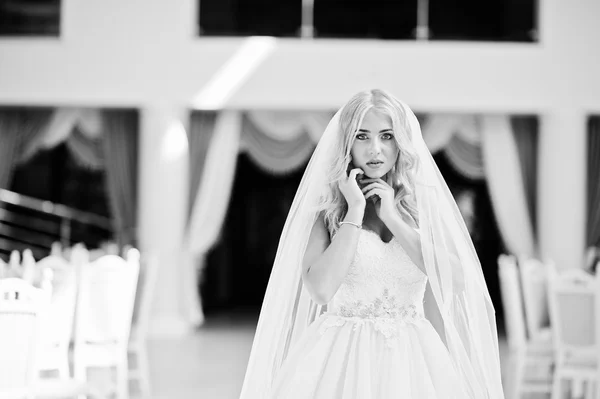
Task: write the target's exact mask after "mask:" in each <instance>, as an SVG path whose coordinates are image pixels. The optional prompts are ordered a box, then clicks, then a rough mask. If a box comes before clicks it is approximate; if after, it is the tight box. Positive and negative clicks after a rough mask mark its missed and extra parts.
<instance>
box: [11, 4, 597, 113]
mask: <svg viewBox="0 0 600 399" xmlns="http://www.w3.org/2000/svg"><path fill="white" fill-rule="evenodd" d="M63 3H64V15H63V35H62V36H61V37H60V38H58V39H43V40H42V39H18V40H15V39H13V40H10V39H2V40H0V104H1V103H3V104H12V103H21V104H38V103H42V104H57V103H59V104H61V103H62V104H90V105H96V104H98V105H107V104H110V105H115V104H122V105H140V104H152V103H156V102H174V103H178V104H181V105H184V106H187V105H190V104H192V102H193V98H194V97H195V96H196V95H197V94H198V93H199V92H200V91H201V90H202V89H203V88H204V87H205V85H206V84H207V82H208V81H209V79H210V78H211V77H212V76H213V75H214V74H215V73H216V72H217V71H218V70H219V68H220V67H221V66H222V65H223V64H224V63H225V62H226V61H227V60H228V59H229V58H230V57H232V56H233V54H235V52H236V51H237V50H238V49H240V48H241V46H243V44H244V42H245V39H243V38H199V37H197V36H196V35H195V33H194V32H195V18H196V15H197V14H196V11H195V10H196V4H195V0H180V1H177V2H170V1H166V0H163V1H160V0H154V1H148V0H146V1H144V0H130V1H127V2H123V1H117V0H110V1H107V0H64V1H63ZM542 3H543V4H542V8H541V18H542V20H541V23H540V26H541V32H540V36H541V43H540V44H506V43H475V42H473V43H467V42H453V43H447V42H431V43H421V42H419V43H418V42H412V41H388V42H375V41H369V40H364V41H360V40H350V41H340V40H314V41H311V40H297V39H283V40H277V41H276V44H275V49H274V51H273V52H272V53H271V54H270V55H269V56H268V57H267V58H266V60H265V61H264V63H263V64H262V65H261V66H260V67H259V68H258V69H257V70H256V71H255V73H254V74H252V75H251V77H250V78H249V80H248V81H247V82H246V83H245V84H244V85H243V87H241V89H240V90H239V91H238V92H237V93H235V95H234V96H233V98H232V99H231V101H230V102H229V104H228V106H230V107H234V108H290V109H295V108H304V109H315V108H334V107H337V106H338V105H340V104H341V103H342V102H343V101H344V100H345V99H346V98H347V97H348V96H349V95H350V94H351V93H353V92H354V91H356V90H359V89H364V88H368V87H374V86H378V87H383V88H388V89H390V90H392V91H393V92H394V93H396V95H397V96H399V97H400V98H402V99H403V100H404V101H406V102H408V103H409V104H411V105H412V106H413V107H414V108H416V109H423V110H456V111H467V112H471V111H511V112H530V111H536V110H537V111H541V110H548V109H553V108H556V107H561V106H565V105H568V106H578V107H582V108H585V109H589V110H600V95H598V94H597V93H599V92H600V75H599V74H598V73H597V69H598V67H600V51H598V50H597V49H599V48H600V24H598V23H597V22H596V21H597V20H598V19H599V18H600V3H598V2H597V1H595V0H576V1H571V2H564V1H560V0H549V1H546V2H542Z"/></svg>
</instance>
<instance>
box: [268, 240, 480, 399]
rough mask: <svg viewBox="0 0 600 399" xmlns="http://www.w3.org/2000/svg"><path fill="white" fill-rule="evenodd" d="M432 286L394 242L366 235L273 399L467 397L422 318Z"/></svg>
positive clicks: (294, 352)
mask: <svg viewBox="0 0 600 399" xmlns="http://www.w3.org/2000/svg"><path fill="white" fill-rule="evenodd" d="M426 284H427V276H426V275H425V274H423V273H422V272H421V270H419V268H418V267H417V266H416V265H415V264H414V263H413V262H412V261H411V259H410V258H409V256H408V254H407V253H406V252H405V250H404V249H403V248H402V246H401V245H400V243H399V242H398V241H397V240H396V239H395V238H394V239H392V240H391V241H390V242H389V243H386V242H384V241H382V240H381V239H380V238H379V236H378V235H377V234H376V233H374V232H371V231H369V230H361V234H360V237H359V241H358V245H357V250H356V254H355V257H354V260H353V263H352V265H351V266H350V269H349V272H348V274H347V276H346V278H345V280H344V281H343V283H342V285H341V286H340V288H339V289H338V291H337V293H336V294H335V296H334V297H333V299H332V301H331V302H330V303H329V304H328V310H327V312H326V313H324V314H323V315H321V316H320V317H319V318H318V319H317V320H316V321H315V322H314V323H313V324H311V325H310V326H309V327H308V329H307V331H305V333H304V335H303V336H302V337H301V338H300V340H299V341H298V342H297V343H296V345H295V346H294V347H293V348H292V349H291V352H290V354H289V356H288V357H287V359H286V360H285V362H284V364H283V366H282V368H281V369H280V370H279V372H278V374H277V376H276V380H275V382H274V385H273V391H272V394H271V398H273V399H275V398H277V399H392V398H399V399H400V398H401V399H442V398H443V399H465V398H467V397H468V396H467V394H466V393H465V390H464V388H463V386H462V385H461V383H460V378H458V376H457V374H456V373H455V371H454V370H455V369H454V366H453V364H452V362H451V360H450V357H449V355H448V351H447V349H446V347H445V345H444V344H443V342H442V341H441V339H440V337H439V335H438V334H437V332H436V330H435V329H434V328H433V326H432V325H431V324H430V323H429V321H428V320H427V319H426V318H425V316H424V313H423V297H424V294H425V287H426Z"/></svg>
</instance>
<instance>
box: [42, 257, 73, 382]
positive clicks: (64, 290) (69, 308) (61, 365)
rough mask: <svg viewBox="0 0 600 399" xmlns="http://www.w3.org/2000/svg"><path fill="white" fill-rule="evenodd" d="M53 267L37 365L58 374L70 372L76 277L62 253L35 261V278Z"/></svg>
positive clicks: (64, 375) (60, 376) (60, 375)
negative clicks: (50, 296)
mask: <svg viewBox="0 0 600 399" xmlns="http://www.w3.org/2000/svg"><path fill="white" fill-rule="evenodd" d="M47 270H51V271H52V276H53V278H52V287H53V289H52V298H51V302H50V307H49V309H48V315H47V317H46V320H47V323H45V326H44V331H45V332H44V336H43V338H42V343H43V345H42V347H41V348H40V353H39V356H38V369H39V370H40V372H44V371H58V376H59V378H64V379H68V378H70V376H71V371H70V366H69V345H70V343H71V339H72V336H73V322H74V318H75V305H76V301H77V279H76V270H75V267H74V265H72V264H71V263H70V262H68V261H67V260H66V259H64V258H63V257H62V256H56V255H49V256H47V257H45V258H42V259H40V260H39V261H38V262H37V263H36V264H35V272H36V280H38V279H39V278H40V276H41V275H42V274H43V273H44V271H47Z"/></svg>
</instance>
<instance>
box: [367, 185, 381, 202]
mask: <svg viewBox="0 0 600 399" xmlns="http://www.w3.org/2000/svg"><path fill="white" fill-rule="evenodd" d="M374 195H376V196H378V197H379V198H381V195H382V190H381V189H380V188H378V187H377V188H373V189H371V190H369V191H368V192H367V193H365V198H367V199H368V198H370V197H372V196H374Z"/></svg>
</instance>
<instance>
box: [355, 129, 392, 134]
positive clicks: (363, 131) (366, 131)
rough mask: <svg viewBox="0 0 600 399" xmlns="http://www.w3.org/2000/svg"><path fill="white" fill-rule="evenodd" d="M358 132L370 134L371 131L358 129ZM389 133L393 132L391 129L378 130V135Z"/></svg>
mask: <svg viewBox="0 0 600 399" xmlns="http://www.w3.org/2000/svg"><path fill="white" fill-rule="evenodd" d="M358 131H359V132H361V133H371V131H370V130H368V129H358ZM391 131H393V129H392V128H387V129H383V130H380V131H379V133H385V132H391Z"/></svg>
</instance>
